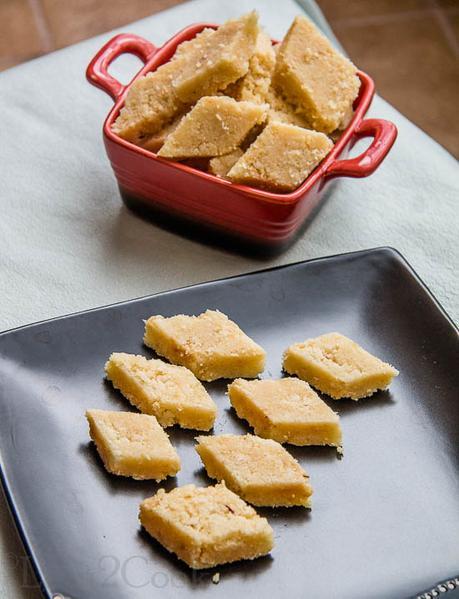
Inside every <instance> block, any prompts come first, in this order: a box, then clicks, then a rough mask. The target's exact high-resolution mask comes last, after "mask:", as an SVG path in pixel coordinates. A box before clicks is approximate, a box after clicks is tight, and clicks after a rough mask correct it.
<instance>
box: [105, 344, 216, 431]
mask: <svg viewBox="0 0 459 599" xmlns="http://www.w3.org/2000/svg"><path fill="white" fill-rule="evenodd" d="M105 372H106V375H107V378H108V380H110V381H111V382H112V384H113V386H114V387H115V389H119V390H120V391H121V393H122V394H123V395H124V397H126V399H128V400H129V401H130V402H131V404H132V405H133V406H135V407H136V408H138V409H139V410H140V411H141V412H143V413H144V414H150V415H152V416H155V417H156V419H157V420H158V422H159V423H160V425H161V426H173V425H174V424H178V425H179V426H181V427H182V428H193V429H197V430H201V431H208V430H209V429H211V428H212V427H213V425H214V421H215V418H216V416H217V406H216V405H215V403H214V402H213V400H212V399H211V398H210V396H209V394H208V393H207V391H206V390H205V388H204V387H203V385H202V384H201V383H200V382H199V381H198V379H197V378H196V377H195V376H194V374H193V373H192V372H191V371H190V370H188V368H184V367H183V366H174V365H173V364H166V363H165V362H163V361H162V360H147V359H146V358H144V357H143V356H135V355H132V354H123V353H114V354H112V355H111V356H110V359H109V360H108V362H107V364H106V365H105Z"/></svg>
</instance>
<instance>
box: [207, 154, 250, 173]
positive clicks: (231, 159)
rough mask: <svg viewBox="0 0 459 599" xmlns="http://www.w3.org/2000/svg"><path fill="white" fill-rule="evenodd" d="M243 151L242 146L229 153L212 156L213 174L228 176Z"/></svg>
mask: <svg viewBox="0 0 459 599" xmlns="http://www.w3.org/2000/svg"><path fill="white" fill-rule="evenodd" d="M243 153H244V152H243V151H242V150H241V148H236V149H235V150H233V151H232V152H229V153H228V154H224V155H223V156H215V158H211V159H210V160H209V173H212V175H216V176H217V177H226V175H227V174H228V172H229V171H230V170H231V168H232V167H233V165H235V164H236V162H237V161H238V160H239V158H240V157H241V156H242V154H243Z"/></svg>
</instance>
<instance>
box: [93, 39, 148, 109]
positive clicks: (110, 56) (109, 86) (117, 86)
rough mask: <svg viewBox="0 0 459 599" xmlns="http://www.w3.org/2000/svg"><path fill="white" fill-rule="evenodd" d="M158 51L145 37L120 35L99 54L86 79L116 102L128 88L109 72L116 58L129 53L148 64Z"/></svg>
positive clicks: (110, 41) (94, 59)
mask: <svg viewBox="0 0 459 599" xmlns="http://www.w3.org/2000/svg"><path fill="white" fill-rule="evenodd" d="M157 51H158V48H157V47H156V46H155V45H154V44H152V43H151V42H149V41H148V40H146V39H144V38H143V37H139V36H138V35H134V34H131V33H120V34H119V35H116V36H115V37H113V38H112V39H111V40H109V41H108V42H107V43H106V44H105V45H104V46H103V47H102V48H101V49H100V50H99V52H97V54H96V55H95V56H94V58H93V59H92V60H91V62H90V63H89V65H88V68H87V69H86V78H87V80H88V81H89V83H92V85H95V86H96V87H99V88H100V89H102V90H103V91H104V92H106V93H107V94H108V95H109V96H111V97H112V98H113V99H114V100H115V101H116V100H117V99H118V98H119V97H120V96H121V94H122V93H123V92H124V90H125V89H126V87H127V86H126V85H123V84H122V83H120V82H119V81H118V80H117V79H115V78H114V77H112V75H110V74H109V72H108V69H109V67H110V65H111V63H112V62H113V61H114V60H115V58H118V56H121V55H122V54H125V53H129V54H135V56H137V57H138V58H140V60H142V61H143V62H144V63H146V62H147V61H148V60H149V59H150V58H151V57H152V56H153V54H155V52H157Z"/></svg>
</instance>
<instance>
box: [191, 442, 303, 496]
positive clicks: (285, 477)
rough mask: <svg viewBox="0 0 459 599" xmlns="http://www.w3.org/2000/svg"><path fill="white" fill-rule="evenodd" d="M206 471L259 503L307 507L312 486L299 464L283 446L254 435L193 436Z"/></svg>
mask: <svg viewBox="0 0 459 599" xmlns="http://www.w3.org/2000/svg"><path fill="white" fill-rule="evenodd" d="M196 440H197V441H198V444H197V445H196V447H195V448H196V451H197V452H198V454H199V455H200V457H201V459H202V462H203V464H204V467H205V469H206V471H207V474H208V475H209V476H210V477H211V478H216V479H217V480H218V481H221V480H223V481H225V484H226V486H227V487H228V488H229V489H231V491H234V492H235V493H237V494H238V495H239V496H240V497H242V498H243V499H245V501H248V502H249V503H252V504H253V505H259V506H272V507H275V506H285V507H289V506H294V505H302V506H305V507H310V505H311V503H310V497H311V495H312V488H311V486H310V484H309V478H308V475H307V474H306V472H305V471H304V470H303V468H302V467H301V466H300V464H299V463H298V462H297V461H296V460H295V458H294V457H293V456H291V455H290V454H289V453H288V451H286V450H285V449H284V448H283V447H282V445H280V444H279V443H277V442H276V441H272V440H271V439H261V438H260V437H256V436H255V435H218V436H201V437H196Z"/></svg>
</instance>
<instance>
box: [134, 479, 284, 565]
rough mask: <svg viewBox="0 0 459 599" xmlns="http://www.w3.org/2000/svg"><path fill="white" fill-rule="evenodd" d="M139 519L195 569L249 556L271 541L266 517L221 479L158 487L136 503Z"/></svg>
mask: <svg viewBox="0 0 459 599" xmlns="http://www.w3.org/2000/svg"><path fill="white" fill-rule="evenodd" d="M139 519H140V522H141V524H142V526H143V527H144V528H145V529H146V530H147V531H148V532H149V533H150V534H151V536H152V537H153V538H155V539H156V540H157V541H158V542H159V543H161V545H163V547H165V548H166V549H167V550H168V551H170V552H171V553H175V554H176V555H177V557H178V558H179V559H181V560H182V561H184V562H185V563H186V564H187V565H188V566H190V568H193V569H197V570H198V569H202V568H211V567H213V566H217V565H219V564H226V563H230V562H235V561H239V560H242V559H254V558H256V557H259V556H262V555H266V554H268V553H269V552H270V551H271V549H272V548H273V545H274V540H273V531H272V529H271V527H270V526H269V524H268V521H267V520H266V518H262V517H261V516H259V515H258V514H257V513H256V511H255V510H254V509H253V508H252V507H251V506H249V505H247V504H246V503H245V502H244V501H243V500H242V499H241V498H240V497H238V496H237V495H236V494H235V493H232V492H231V491H230V490H229V489H227V488H226V487H225V485H224V484H218V485H215V486H213V487H204V488H197V487H195V486H194V485H185V486H183V487H177V488H175V489H173V490H172V491H170V492H169V493H166V492H165V491H164V490H163V489H160V490H159V491H158V492H157V493H156V495H154V496H153V497H150V498H149V499H145V500H144V501H143V502H142V503H141V504H140V514H139Z"/></svg>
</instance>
